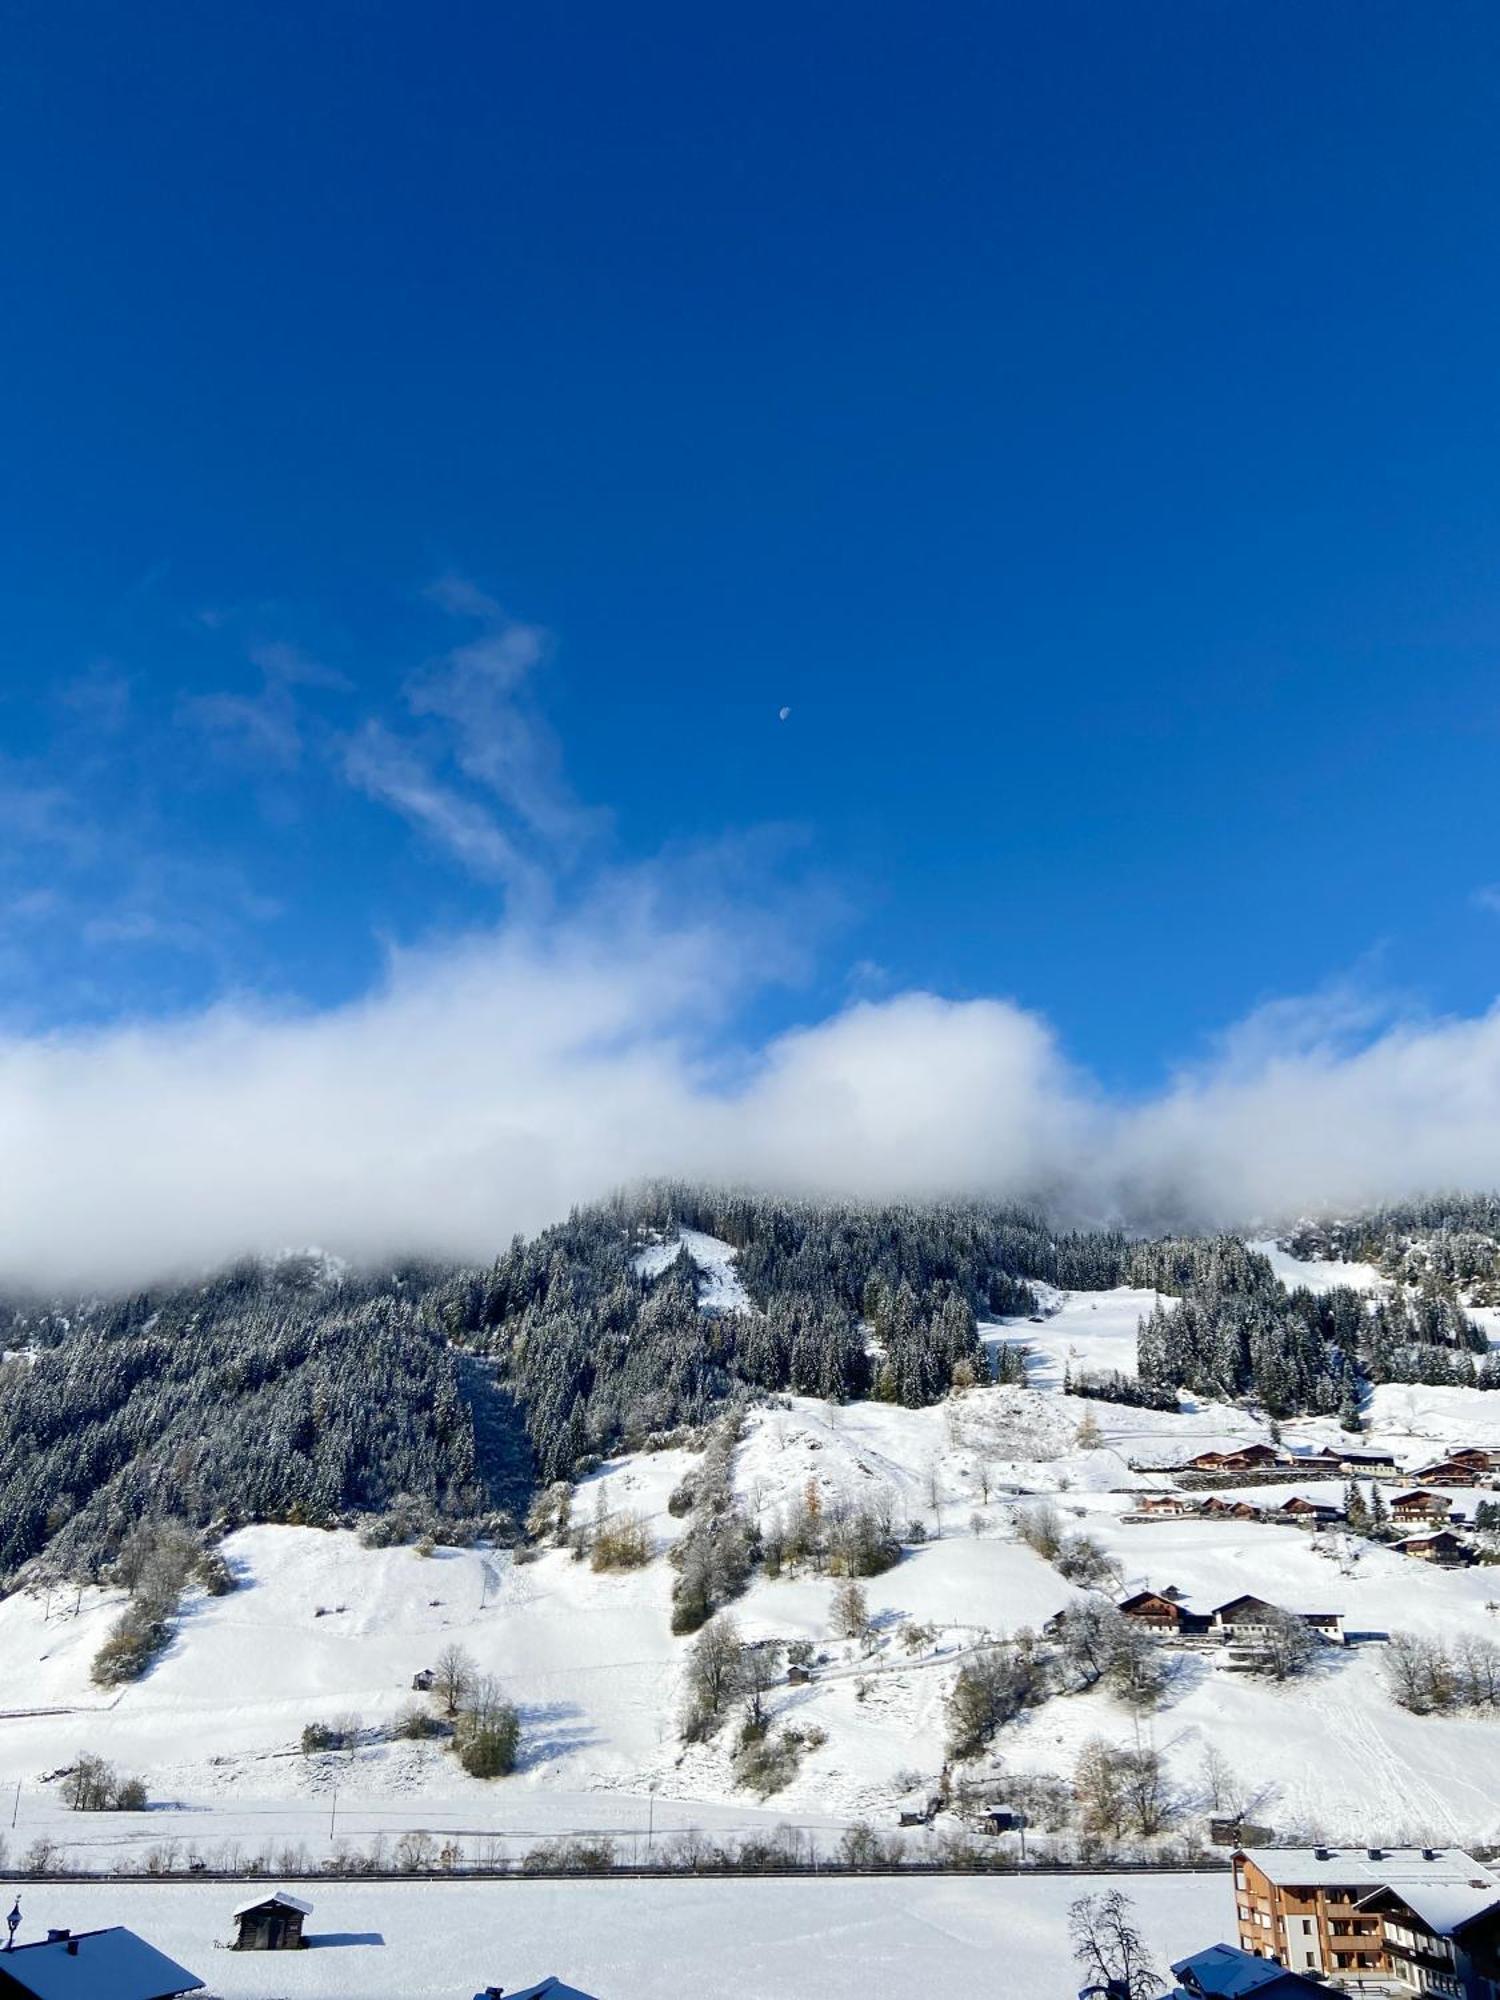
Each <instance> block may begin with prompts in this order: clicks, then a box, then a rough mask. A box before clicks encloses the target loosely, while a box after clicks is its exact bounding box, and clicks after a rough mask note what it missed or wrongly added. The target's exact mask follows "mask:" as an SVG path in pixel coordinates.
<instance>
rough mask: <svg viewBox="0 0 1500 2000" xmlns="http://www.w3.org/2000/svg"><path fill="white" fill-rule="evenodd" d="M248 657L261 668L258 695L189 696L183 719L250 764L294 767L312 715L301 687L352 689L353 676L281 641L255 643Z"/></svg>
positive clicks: (180, 711) (182, 706)
mask: <svg viewBox="0 0 1500 2000" xmlns="http://www.w3.org/2000/svg"><path fill="white" fill-rule="evenodd" d="M248 657H249V659H250V662H251V664H252V665H253V666H255V667H257V668H259V670H260V687H259V688H258V689H257V690H256V692H255V693H253V694H239V693H233V692H225V691H219V692H215V693H211V694H200V695H188V696H185V697H184V698H183V699H182V700H181V701H180V702H179V703H178V707H177V714H178V719H179V721H180V722H183V723H186V724H187V725H189V726H190V727H192V728H195V729H197V730H199V731H201V733H202V734H203V735H204V736H205V737H206V738H207V739H208V740H209V742H210V743H211V744H212V745H213V747H214V748H215V749H216V750H218V751H219V752H220V753H221V754H224V755H228V756H232V757H236V758H243V759H244V760H245V761H246V762H247V763H248V764H249V765H251V766H252V767H255V768H260V769H269V770H272V771H290V770H292V769H294V768H295V767H296V765H297V764H298V763H299V762H300V760H301V758H302V754H303V750H304V747H305V733H306V717H305V713H304V710H303V707H302V704H301V702H300V700H299V691H300V690H302V689H307V688H316V689H323V690H332V691H334V692H336V693H349V692H352V685H351V683H350V682H349V680H348V679H347V678H346V677H345V676H344V675H343V674H340V673H337V672H335V671H333V670H332V669H331V668H328V667H325V666H323V665H321V664H320V663H319V662H318V661H316V660H312V659H309V658H308V657H307V655H306V654H304V653H302V652H300V651H299V650H298V649H297V648H296V647H295V646H290V645H287V644H285V643H283V642H281V641H273V642H269V643H256V644H252V645H251V646H250V647H249V649H248Z"/></svg>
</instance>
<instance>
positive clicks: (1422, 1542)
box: [1391, 1528, 1471, 1569]
mask: <svg viewBox="0 0 1500 2000" xmlns="http://www.w3.org/2000/svg"><path fill="white" fill-rule="evenodd" d="M1391 1547H1392V1548H1393V1549H1395V1550H1396V1552H1397V1554H1398V1555H1403V1556H1415V1557H1416V1559H1417V1561H1418V1562H1430V1563H1436V1564H1437V1565H1438V1567H1439V1568H1440V1569H1461V1568H1462V1567H1463V1566H1464V1564H1465V1563H1467V1562H1469V1561H1470V1560H1471V1555H1470V1550H1469V1546H1468V1544H1467V1543H1466V1542H1463V1541H1460V1540H1459V1538H1458V1536H1457V1535H1455V1534H1453V1533H1452V1532H1451V1531H1450V1530H1449V1529H1447V1528H1439V1529H1438V1530H1437V1532H1436V1533H1435V1534H1431V1535H1408V1536H1407V1537H1406V1538H1405V1540H1404V1541H1399V1542H1392V1543H1391Z"/></svg>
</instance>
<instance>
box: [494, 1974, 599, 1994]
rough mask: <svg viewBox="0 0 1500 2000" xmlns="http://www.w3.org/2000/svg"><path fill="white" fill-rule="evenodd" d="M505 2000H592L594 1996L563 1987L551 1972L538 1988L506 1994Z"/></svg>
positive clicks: (573, 1987) (525, 1988)
mask: <svg viewBox="0 0 1500 2000" xmlns="http://www.w3.org/2000/svg"><path fill="white" fill-rule="evenodd" d="M505 2000H594V1996H593V1994H592V1993H585V1992H583V1991H582V1990H581V1989H580V1988H579V1987H577V1986H565V1985H564V1984H563V1982H562V1981H561V1980H560V1979H559V1978H558V1976H557V1974H556V1973H555V1972H551V1973H549V1974H548V1975H547V1977H546V1978H545V1979H544V1980H543V1981H542V1982H541V1984H540V1985H539V1986H527V1987H524V1988H523V1989H522V1991H521V1992H519V1993H507V1994H506V1996H505Z"/></svg>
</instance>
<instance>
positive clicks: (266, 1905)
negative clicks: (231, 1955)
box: [232, 1889, 312, 1951]
mask: <svg viewBox="0 0 1500 2000" xmlns="http://www.w3.org/2000/svg"><path fill="white" fill-rule="evenodd" d="M233 1915H234V1921H235V1923H236V1925H237V1926H238V1930H237V1932H236V1935H235V1940H234V1944H233V1946H232V1949H233V1950H235V1951H301V1949H302V1947H303V1946H304V1945H305V1944H306V1943H307V1939H306V1938H305V1937H304V1936H303V1935H302V1920H303V1918H304V1917H310V1916H311V1915H312V1904H311V1903H304V1902H303V1901H302V1899H301V1897H300V1896H289V1895H288V1894H287V1892H286V1890H285V1889H277V1890H276V1891H275V1892H274V1894H272V1895H269V1896H257V1897H256V1898H255V1899H254V1900H253V1901H251V1902H249V1903H241V1904H240V1906H239V1908H238V1909H237V1910H236V1911H234V1913H233Z"/></svg>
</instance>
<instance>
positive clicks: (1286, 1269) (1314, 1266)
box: [1250, 1238, 1389, 1292]
mask: <svg viewBox="0 0 1500 2000" xmlns="http://www.w3.org/2000/svg"><path fill="white" fill-rule="evenodd" d="M1250 1248H1251V1249H1252V1250H1258V1251H1259V1252H1260V1254H1261V1255H1262V1256H1263V1257H1265V1258H1268V1259H1269V1261H1270V1265H1271V1269H1272V1270H1273V1271H1274V1272H1275V1273H1276V1275H1277V1277H1278V1278H1280V1280H1281V1282H1282V1284H1284V1285H1285V1286H1286V1288H1287V1290H1288V1291H1291V1290H1293V1289H1294V1288H1295V1287H1296V1286H1298V1285H1301V1286H1302V1287H1303V1288H1304V1289H1305V1290H1307V1291H1309V1292H1331V1291H1335V1290H1337V1289H1338V1288H1339V1287H1340V1286H1347V1287H1348V1288H1349V1289H1350V1290H1351V1291H1356V1292H1374V1291H1379V1290H1380V1289H1381V1288H1382V1287H1386V1288H1387V1289H1389V1280H1388V1279H1385V1278H1382V1277H1381V1275H1380V1273H1379V1272H1378V1271H1377V1270H1376V1268H1375V1266H1374V1265H1373V1264H1355V1263H1348V1264H1342V1263H1340V1262H1339V1261H1338V1259H1337V1258H1328V1257H1294V1256H1293V1255H1292V1253H1291V1252H1290V1250H1283V1249H1282V1248H1281V1246H1280V1245H1279V1244H1278V1243H1276V1242H1275V1241H1274V1240H1272V1239H1269V1238H1268V1239H1267V1240H1266V1241H1264V1242H1256V1243H1252V1244H1251V1245H1250Z"/></svg>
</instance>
